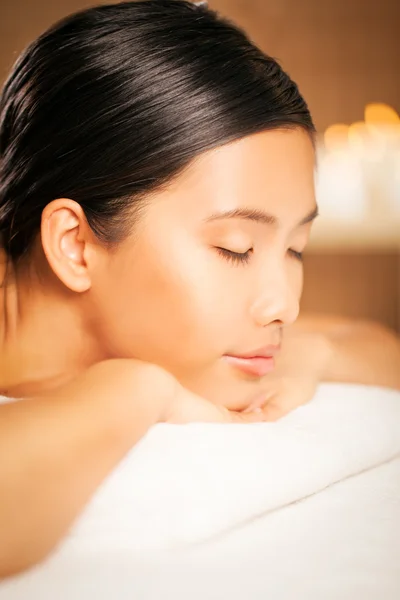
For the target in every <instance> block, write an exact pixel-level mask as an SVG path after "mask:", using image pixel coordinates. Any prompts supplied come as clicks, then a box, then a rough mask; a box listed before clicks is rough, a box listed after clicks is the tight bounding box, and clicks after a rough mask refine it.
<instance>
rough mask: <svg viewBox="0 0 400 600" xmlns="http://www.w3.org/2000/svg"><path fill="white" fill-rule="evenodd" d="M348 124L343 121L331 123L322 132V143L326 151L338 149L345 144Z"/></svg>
mask: <svg viewBox="0 0 400 600" xmlns="http://www.w3.org/2000/svg"><path fill="white" fill-rule="evenodd" d="M348 131H349V126H348V125H345V124H344V123H337V124H336V125H331V126H330V127H328V129H327V130H326V131H325V133H324V144H325V148H326V149H327V150H328V151H332V150H340V149H342V148H344V147H345V146H347V142H348Z"/></svg>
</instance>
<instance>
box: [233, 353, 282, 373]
mask: <svg viewBox="0 0 400 600" xmlns="http://www.w3.org/2000/svg"><path fill="white" fill-rule="evenodd" d="M224 359H225V360H226V362H227V363H229V364H230V365H232V366H233V367H236V368H237V369H239V370H240V371H243V373H246V374H248V375H253V376H255V377H263V376H264V375H266V374H267V373H270V372H271V371H273V370H274V368H275V358H274V357H273V356H253V357H250V358H245V357H241V356H229V355H225V356H224Z"/></svg>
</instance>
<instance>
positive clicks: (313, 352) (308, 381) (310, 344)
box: [246, 329, 332, 421]
mask: <svg viewBox="0 0 400 600" xmlns="http://www.w3.org/2000/svg"><path fill="white" fill-rule="evenodd" d="M331 356H332V347H331V344H330V343H329V339H328V338H327V337H326V336H324V335H322V334H319V333H315V332H312V333H310V332H305V331H298V330H297V329H296V330H290V329H288V330H287V331H286V332H285V337H284V339H283V344H282V352H281V355H280V356H279V357H278V360H277V366H276V369H275V371H274V372H273V373H271V376H270V377H269V378H268V377H266V378H265V384H266V386H265V395H264V397H263V398H262V399H261V400H260V401H259V402H258V405H257V404H253V405H250V406H249V408H248V409H246V411H248V410H252V411H254V410H255V409H257V408H259V409H261V410H262V412H263V415H264V420H265V421H276V420H277V419H279V418H281V417H283V416H285V415H286V414H287V413H289V412H290V411H292V410H294V409H295V408H297V407H299V406H301V405H302V404H306V403H307V402H309V401H310V400H312V398H313V397H314V394H315V391H316V388H317V385H318V383H319V382H320V381H322V379H323V375H324V373H325V369H326V365H327V364H328V362H329V361H330V359H331Z"/></svg>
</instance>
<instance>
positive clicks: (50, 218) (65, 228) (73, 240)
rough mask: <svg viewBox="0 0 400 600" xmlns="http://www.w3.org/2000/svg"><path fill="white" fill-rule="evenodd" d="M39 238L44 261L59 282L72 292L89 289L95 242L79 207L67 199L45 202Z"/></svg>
mask: <svg viewBox="0 0 400 600" xmlns="http://www.w3.org/2000/svg"><path fill="white" fill-rule="evenodd" d="M41 238H42V246H43V251H44V253H45V255H46V258H47V261H48V263H49V265H50V267H51V268H52V270H53V271H54V273H55V275H57V277H58V278H59V279H60V281H62V283H63V284H64V285H65V286H66V287H68V288H69V289H70V290H72V291H74V292H86V291H87V290H89V289H90V287H91V275H90V270H91V269H90V267H91V266H92V263H93V259H95V256H94V253H95V248H96V245H95V244H94V242H95V237H94V234H93V232H92V230H91V228H90V227H89V224H88V222H87V219H86V217H85V213H84V212H83V209H82V207H81V206H80V205H79V204H78V203H77V202H74V201H73V200H69V199H68V198H59V199H57V200H53V201H52V202H50V203H49V204H47V206H46V207H45V209H44V210H43V212H42V223H41Z"/></svg>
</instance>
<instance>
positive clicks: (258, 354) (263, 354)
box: [226, 344, 281, 358]
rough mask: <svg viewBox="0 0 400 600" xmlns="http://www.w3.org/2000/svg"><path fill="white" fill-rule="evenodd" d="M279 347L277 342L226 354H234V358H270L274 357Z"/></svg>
mask: <svg viewBox="0 0 400 600" xmlns="http://www.w3.org/2000/svg"><path fill="white" fill-rule="evenodd" d="M280 349H281V347H280V345H279V344H277V345H276V346H272V345H269V346H262V347H261V348H257V350H251V352H241V353H240V354H229V355H226V356H234V357H235V358H271V357H275V356H276V355H277V354H278V352H279V351H280Z"/></svg>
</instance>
